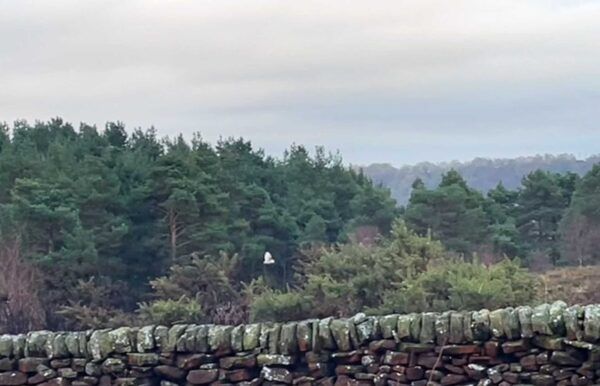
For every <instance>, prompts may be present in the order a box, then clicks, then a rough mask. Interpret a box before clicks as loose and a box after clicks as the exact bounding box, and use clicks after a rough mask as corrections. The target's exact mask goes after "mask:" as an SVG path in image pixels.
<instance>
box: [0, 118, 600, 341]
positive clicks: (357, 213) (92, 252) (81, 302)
mask: <svg viewBox="0 0 600 386" xmlns="http://www.w3.org/2000/svg"><path fill="white" fill-rule="evenodd" d="M599 208H600V166H594V167H593V168H592V169H591V170H590V171H589V172H588V173H587V174H585V175H584V176H583V177H580V176H579V175H578V174H576V173H570V172H569V173H553V172H548V171H541V170H538V171H534V172H532V173H530V174H528V175H527V176H526V177H524V178H523V179H522V182H521V186H519V187H518V188H516V189H508V188H506V187H504V186H503V185H501V184H500V185H498V186H496V187H495V188H493V189H491V190H490V191H489V192H487V194H482V193H481V192H480V191H479V190H477V189H474V188H472V187H470V186H469V185H468V184H467V182H466V181H465V179H464V178H463V177H462V176H461V175H460V174H459V173H458V172H457V171H454V170H450V171H448V172H447V173H445V174H444V175H443V177H442V179H441V181H440V182H439V184H438V186H436V187H427V186H426V185H425V184H424V183H423V181H422V180H420V179H416V180H415V181H414V182H413V184H412V193H411V196H410V199H409V201H408V203H407V204H406V206H404V207H400V206H398V205H397V204H396V202H395V201H394V199H393V198H392V197H391V194H390V191H389V190H387V189H385V188H382V187H380V186H378V185H376V184H374V183H373V182H372V181H371V180H370V179H369V178H367V177H366V176H365V175H363V174H362V173H361V172H360V171H358V172H357V171H355V170H353V169H352V168H349V167H347V166H344V164H343V162H342V159H341V158H340V156H338V155H335V154H329V153H327V152H326V151H325V150H324V149H321V148H318V149H316V150H315V151H313V152H309V151H308V150H307V149H305V148H304V147H302V146H292V147H290V148H289V149H288V150H287V151H286V152H285V154H283V156H282V157H281V158H273V157H271V156H267V155H265V154H264V152H263V151H262V150H260V149H256V148H254V147H253V146H252V144H251V143H250V142H248V141H246V140H244V139H233V138H231V139H223V140H220V141H218V142H217V143H216V144H214V145H211V144H209V143H207V142H205V141H204V140H202V138H201V137H200V136H199V135H197V136H194V137H193V139H192V140H191V141H186V140H184V139H183V138H182V137H176V138H158V137H157V134H156V132H155V131H154V130H153V129H149V130H140V129H137V130H129V131H127V130H125V127H124V125H123V124H121V123H108V124H107V125H106V127H105V128H103V129H102V130H99V129H97V128H96V127H93V126H89V125H85V124H82V125H81V126H80V127H79V128H74V127H73V126H72V125H70V124H69V123H66V122H63V121H62V120H61V119H53V120H51V121H49V122H36V123H35V124H29V123H27V122H25V121H19V122H16V123H14V124H13V125H6V124H4V125H1V126H0V264H1V265H2V269H1V270H0V331H23V330H28V329H34V328H51V329H65V328H74V329H80V328H81V329H83V328H90V327H100V326H114V325H119V324H124V323H128V324H140V323H165V324H168V323H174V322H177V321H187V322H216V323H240V322H246V321H249V320H265V319H273V320H274V319H278V320H289V319H298V318H306V317H312V316H328V315H339V316H342V315H351V314H353V313H356V312H359V311H366V312H372V313H378V312H409V311H420V310H438V309H443V308H455V309H465V308H479V307H502V306H507V305H512V304H516V303H521V304H524V303H531V302H535V301H536V299H537V296H538V293H537V290H536V285H537V284H536V283H537V277H536V276H535V275H534V274H532V273H531V271H534V270H543V269H546V268H549V267H554V266H560V265H585V264H595V263H597V262H598V260H599V259H600V256H599V254H600V253H599V252H598V248H596V245H598V240H600V209H599ZM267 251H268V252H269V253H271V255H272V256H273V257H274V260H275V264H272V265H265V264H263V256H264V254H265V252H267Z"/></svg>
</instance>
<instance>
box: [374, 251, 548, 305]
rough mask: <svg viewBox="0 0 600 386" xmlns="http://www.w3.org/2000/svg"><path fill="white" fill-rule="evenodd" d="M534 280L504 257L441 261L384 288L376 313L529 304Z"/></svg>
mask: <svg viewBox="0 0 600 386" xmlns="http://www.w3.org/2000/svg"><path fill="white" fill-rule="evenodd" d="M537 284H538V282H537V279H536V278H535V276H533V275H531V274H530V273H528V272H527V271H526V270H525V269H523V268H521V267H520V266H519V262H518V261H511V260H508V259H506V260H504V261H502V262H501V263H499V264H496V265H492V266H485V265H482V264H480V263H478V262H474V263H467V262H463V261H445V262H442V263H438V264H436V265H433V266H431V267H430V268H429V269H428V270H427V271H426V272H424V273H422V274H421V275H419V276H417V277H415V278H414V279H410V280H407V281H405V282H404V283H401V285H399V286H396V288H393V289H390V290H387V291H386V295H385V297H384V302H383V304H382V306H381V307H379V308H378V309H377V311H379V312H403V313H406V312H422V311H443V310H449V309H454V310H476V309H481V308H489V309H495V308H501V307H508V306H515V305H523V304H528V303H531V302H532V301H534V300H535V297H536V287H537Z"/></svg>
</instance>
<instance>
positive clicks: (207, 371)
mask: <svg viewBox="0 0 600 386" xmlns="http://www.w3.org/2000/svg"><path fill="white" fill-rule="evenodd" d="M599 343H600V305H589V306H585V307H583V306H572V307H567V306H566V305H565V304H564V303H561V302H558V303H554V304H551V305H548V304H544V305H540V306H537V307H534V308H531V307H517V308H506V309H500V310H495V311H488V310H481V311H476V312H453V311H449V312H444V313H421V314H408V315H386V316H379V317H371V316H365V315H364V314H359V315H356V316H354V317H352V318H349V319H333V318H327V319H320V320H305V321H299V322H289V323H257V324H248V325H242V326H235V327H234V326H218V325H175V326H172V327H165V326H146V327H141V328H130V327H122V328H117V329H112V330H110V329H107V330H95V331H83V332H49V331H36V332H30V333H28V334H21V335H3V336H0V385H6V386H19V385H40V386H62V385H65V386H66V385H72V386H95V385H99V386H108V385H161V386H174V385H190V386H193V385H291V384H293V385H410V386H438V385H443V386H453V385H477V386H494V385H498V386H511V385H524V384H531V385H536V386H554V385H556V386H571V385H572V386H585V385H593V384H596V383H598V384H600V346H599V345H597V344H599Z"/></svg>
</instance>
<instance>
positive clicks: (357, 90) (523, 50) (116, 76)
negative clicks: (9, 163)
mask: <svg viewBox="0 0 600 386" xmlns="http://www.w3.org/2000/svg"><path fill="white" fill-rule="evenodd" d="M54 116H61V117H63V118H64V119H66V120H68V121H70V122H73V123H75V124H76V125H78V124H79V122H81V121H85V122H88V123H94V124H97V125H98V126H99V127H102V126H103V125H104V122H106V121H108V120H120V121H123V122H125V123H126V124H127V126H128V127H130V128H132V127H139V126H141V127H148V126H150V125H154V126H155V127H156V128H157V130H158V132H159V133H160V134H161V135H174V134H177V133H183V134H184V135H186V136H191V133H193V132H195V131H200V132H201V133H202V135H203V137H204V138H206V139H208V140H210V141H214V140H216V139H217V138H218V137H219V136H244V137H246V138H248V139H251V140H252V141H253V142H255V143H256V144H257V145H258V146H260V147H263V148H265V149H266V151H267V152H268V153H271V154H275V155H278V154H280V153H281V152H282V151H283V149H285V148H286V147H287V146H288V145H289V144H290V143H293V142H295V143H302V144H306V145H308V146H309V147H313V146H315V145H324V146H326V147H327V148H328V149H330V150H340V151H341V153H342V155H343V157H344V159H345V160H346V161H348V162H351V163H354V164H365V163H370V162H389V163H392V164H395V165H401V164H406V163H415V162H418V161H425V160H428V161H448V160H454V159H458V160H468V159H471V158H474V157H476V156H485V157H513V156H518V155H531V154H535V153H563V152H569V153H574V154H575V155H577V156H580V157H584V156H587V155H589V154H595V153H599V152H600V147H599V146H598V145H599V144H600V119H599V118H600V1H575V0H564V1H551V0H545V1H541V0H540V1H527V0H514V1H511V0H502V1H486V0H468V1H460V0H453V1H447V0H440V1H428V0H414V1H413V0H392V1H349V0H344V1H331V0H326V1H325V0H323V1H307V0H303V1H297V0H296V1H282V0H274V1H250V0H244V1H239V2H238V1H228V0H218V1H199V0H194V1H191V0H190V1H150V0H140V1H125V0H114V1H90V0H86V1H59V0H52V1H46V0H43V1H25V0H14V1H7V0H0V121H8V122H12V121H13V120H15V119H18V118H24V119H28V120H31V121H33V120H36V119H40V120H47V119H49V118H50V117H54Z"/></svg>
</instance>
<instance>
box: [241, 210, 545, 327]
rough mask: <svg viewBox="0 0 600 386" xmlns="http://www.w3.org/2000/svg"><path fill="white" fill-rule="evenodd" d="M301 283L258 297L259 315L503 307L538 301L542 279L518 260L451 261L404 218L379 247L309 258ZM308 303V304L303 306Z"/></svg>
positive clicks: (255, 311) (254, 305)
mask: <svg viewBox="0 0 600 386" xmlns="http://www.w3.org/2000/svg"><path fill="white" fill-rule="evenodd" d="M300 277H301V279H302V280H301V282H300V284H299V285H298V287H297V288H295V289H293V290H289V291H287V292H272V291H267V292H264V293H259V294H258V295H257V296H255V297H254V298H253V299H252V302H251V305H250V308H251V316H252V318H253V319H255V320H263V319H283V320H285V319H286V318H287V317H288V316H289V315H294V313H293V310H294V307H299V310H301V312H302V315H303V316H304V317H307V316H311V317H324V316H328V315H334V316H350V315H353V314H355V313H357V312H361V311H367V312H370V313H392V312H400V313H407V312H416V311H440V310H448V309H457V310H464V309H471V310H472V309H480V308H498V307H504V306H509V305H517V304H528V303H532V302H533V301H534V300H535V296H536V288H537V282H536V278H535V277H534V276H533V275H532V274H530V273H529V272H527V270H525V269H523V268H522V267H520V265H519V262H518V261H511V260H505V261H503V262H501V263H499V264H496V265H492V266H485V265H483V264H481V263H480V262H478V261H474V262H465V261H459V260H452V259H448V258H447V256H446V255H445V253H444V251H443V248H442V245H441V244H440V243H439V242H437V241H433V240H431V238H429V237H421V236H418V235H417V234H415V233H414V232H413V231H410V230H409V229H408V228H407V227H406V225H405V224H404V222H402V221H398V222H396V223H395V225H394V226H393V228H392V231H391V234H390V235H389V237H388V238H386V239H385V240H381V242H380V243H378V244H377V245H372V246H365V245H361V244H352V243H350V244H345V245H342V246H339V247H338V248H335V249H326V250H323V251H322V252H321V253H320V254H318V255H317V257H316V258H313V259H311V260H308V261H305V262H304V263H303V264H302V269H301V275H300ZM300 305H303V306H302V307H300Z"/></svg>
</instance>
